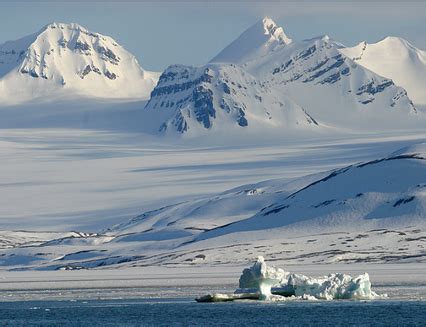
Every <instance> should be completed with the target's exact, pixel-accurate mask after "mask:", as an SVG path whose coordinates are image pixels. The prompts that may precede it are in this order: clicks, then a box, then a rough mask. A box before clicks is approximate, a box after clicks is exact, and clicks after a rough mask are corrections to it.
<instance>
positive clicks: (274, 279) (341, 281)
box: [197, 256, 382, 302]
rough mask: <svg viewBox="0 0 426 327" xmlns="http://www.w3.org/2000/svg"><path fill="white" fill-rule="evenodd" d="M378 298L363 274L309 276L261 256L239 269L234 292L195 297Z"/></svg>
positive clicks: (211, 299) (214, 299) (203, 299)
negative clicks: (287, 270)
mask: <svg viewBox="0 0 426 327" xmlns="http://www.w3.org/2000/svg"><path fill="white" fill-rule="evenodd" d="M380 297H382V296H379V295H378V294H377V293H375V292H374V291H372V290H371V282H370V277H369V275H368V274H367V273H364V274H362V275H359V276H358V277H351V276H349V275H345V274H342V273H333V274H330V275H328V276H324V277H320V278H312V277H308V276H305V275H301V274H293V273H290V272H286V271H284V270H283V269H281V268H277V267H273V266H268V265H267V264H266V263H265V259H264V258H263V257H261V256H260V257H258V259H257V261H256V262H255V263H254V264H253V266H251V267H250V268H246V269H244V270H243V273H242V274H241V276H240V280H239V288H238V289H237V290H236V291H235V292H234V294H212V295H206V296H203V297H200V298H198V299H197V301H198V302H223V301H234V300H242V299H258V300H263V301H285V300H287V299H299V300H338V299H351V300H371V299H376V298H380Z"/></svg>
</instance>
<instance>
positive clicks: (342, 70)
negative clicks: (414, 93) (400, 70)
mask: <svg viewBox="0 0 426 327" xmlns="http://www.w3.org/2000/svg"><path fill="white" fill-rule="evenodd" d="M258 24H259V23H257V24H256V25H255V26H253V27H252V28H251V29H249V30H248V31H247V32H246V33H249V34H250V35H252V38H253V39H254V40H256V37H255V36H254V35H253V33H255V32H256V31H257V33H258V34H259V35H264V34H263V33H262V32H261V29H259V28H256V26H258ZM274 26H276V25H274ZM275 29H276V27H275ZM239 42H240V41H239V40H237V41H236V44H237V45H238V44H239ZM266 44H268V41H267V42H266V43H265V44H263V43H262V44H259V43H258V42H253V44H252V47H253V49H252V50H250V53H253V54H258V53H259V54H260V53H261V54H260V55H259V56H257V57H256V56H255V55H253V56H250V58H247V59H246V58H245V57H244V56H237V57H235V58H234V57H232V56H226V61H232V62H234V63H237V64H239V65H241V67H242V68H243V69H244V70H246V71H248V72H250V73H251V74H252V75H253V76H255V77H256V78H257V79H258V80H259V81H260V82H261V83H262V84H265V85H267V86H268V87H269V88H271V89H272V90H275V91H276V92H280V93H281V94H283V95H285V96H287V97H289V98H291V99H292V100H293V101H295V102H296V103H297V104H299V105H300V106H302V107H303V108H304V109H306V110H307V111H308V112H309V113H310V114H312V115H313V117H315V118H316V119H317V120H318V121H320V122H323V123H325V124H328V125H334V126H338V127H343V128H354V126H356V127H357V128H361V129H371V128H377V127H380V128H401V127H402V126H404V124H413V123H415V120H416V116H417V115H416V109H415V107H414V106H413V104H412V102H411V100H410V98H409V97H408V96H407V93H406V91H405V90H404V89H403V88H401V87H399V86H396V85H395V84H394V83H393V82H392V80H390V79H388V78H385V77H382V76H380V75H378V74H376V73H375V72H372V71H370V70H368V69H366V68H364V67H363V66H361V65H357V64H356V63H355V62H354V61H353V60H352V59H350V58H348V57H346V56H345V55H343V54H341V53H340V52H339V51H340V48H341V47H342V45H341V44H339V43H337V42H335V41H333V40H332V39H330V38H329V37H328V36H324V37H318V38H314V39H310V40H304V41H294V40H293V41H292V42H288V43H285V42H281V43H279V44H276V45H275V46H274V47H273V49H269V48H268V46H267V45H266ZM273 44H275V43H273ZM229 47H231V48H234V47H237V46H234V43H231V45H230V46H229ZM222 57H225V54H224V55H222V54H220V55H219V59H218V58H215V59H213V61H216V60H222V59H221V58H222ZM223 60H225V59H223Z"/></svg>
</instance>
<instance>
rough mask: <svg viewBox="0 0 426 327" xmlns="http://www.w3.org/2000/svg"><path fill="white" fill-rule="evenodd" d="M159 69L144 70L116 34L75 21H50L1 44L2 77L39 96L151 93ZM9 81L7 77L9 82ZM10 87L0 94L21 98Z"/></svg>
mask: <svg viewBox="0 0 426 327" xmlns="http://www.w3.org/2000/svg"><path fill="white" fill-rule="evenodd" d="M157 75H158V74H157V73H151V72H147V71H145V70H143V69H142V68H141V67H140V65H139V63H138V62H137V60H136V58H135V57H134V56H133V55H132V54H131V53H129V52H128V51H127V50H126V49H124V48H123V47H122V46H120V45H119V44H118V43H117V42H116V41H115V40H114V39H112V38H111V37H108V36H104V35H102V34H99V33H94V32H91V31H89V30H87V29H86V28H84V27H83V26H81V25H79V24H77V23H57V22H52V23H49V24H47V25H45V26H44V27H43V28H42V29H41V30H39V31H38V32H37V33H35V34H32V35H30V36H27V37H24V38H22V39H19V40H16V41H9V42H6V43H4V44H0V82H2V80H4V79H5V78H7V79H13V81H14V82H13V83H16V84H17V85H20V86H22V88H21V89H20V92H19V93H22V94H24V95H25V94H28V93H29V92H27V90H28V89H32V90H36V89H37V91H34V92H33V93H34V94H36V95H38V94H39V90H40V92H44V91H45V90H48V89H49V90H53V89H54V90H55V91H52V93H56V94H59V93H60V92H58V90H61V89H63V88H67V89H72V90H73V91H75V92H77V93H79V94H80V93H81V94H84V95H89V96H96V97H99V96H100V97H143V98H146V97H148V96H149V93H150V92H151V90H152V89H153V87H154V86H155V84H156V80H157ZM13 83H11V82H8V83H7V84H8V85H12V84H13ZM17 92H18V90H17V89H15V88H13V87H12V88H11V89H10V90H9V89H8V91H7V92H4V93H5V94H0V96H2V95H3V96H5V97H9V95H10V94H12V96H11V97H13V98H22V96H21V95H19V97H18V96H17Z"/></svg>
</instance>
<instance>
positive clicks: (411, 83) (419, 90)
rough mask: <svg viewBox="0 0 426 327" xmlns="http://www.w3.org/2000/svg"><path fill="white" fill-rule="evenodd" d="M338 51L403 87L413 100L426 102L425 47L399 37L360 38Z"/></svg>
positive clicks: (421, 102) (416, 102)
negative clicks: (370, 41)
mask: <svg viewBox="0 0 426 327" xmlns="http://www.w3.org/2000/svg"><path fill="white" fill-rule="evenodd" d="M339 51H340V52H341V53H342V54H344V55H346V56H347V57H349V58H351V59H353V60H354V61H355V62H356V63H357V64H360V65H362V66H364V67H366V68H368V69H370V70H372V71H374V72H376V73H377V74H380V75H382V76H385V77H387V78H390V79H392V80H393V81H394V82H395V83H396V84H397V85H399V86H402V87H404V88H405V89H406V90H407V92H408V95H409V97H410V98H411V99H412V100H413V102H414V103H415V104H426V92H425V90H426V51H423V50H420V49H418V48H416V47H415V46H413V45H412V44H410V43H409V42H408V41H406V40H404V39H402V38H399V37H386V38H385V39H383V40H381V41H379V42H377V43H372V44H369V43H367V42H361V43H360V44H358V45H357V46H355V47H352V48H341V49H339Z"/></svg>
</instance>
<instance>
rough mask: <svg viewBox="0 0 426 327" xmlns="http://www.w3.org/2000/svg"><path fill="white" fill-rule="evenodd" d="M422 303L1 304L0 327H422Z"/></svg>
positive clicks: (179, 301)
mask: <svg viewBox="0 0 426 327" xmlns="http://www.w3.org/2000/svg"><path fill="white" fill-rule="evenodd" d="M425 318H426V301H392V300H381V301H332V302H325V301H318V302H313V301H299V302H283V303H260V302H254V301H252V302H250V301H247V302H235V303H229V302H228V303H196V302H195V301H193V300H192V299H136V300H88V301H80V300H79V301H16V302H2V303H0V325H1V326H90V327H93V326H209V325H215V326H217V325H222V326H251V325H264V326H271V325H280V326H285V325H288V326H348V325H350V326H424V324H425Z"/></svg>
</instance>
